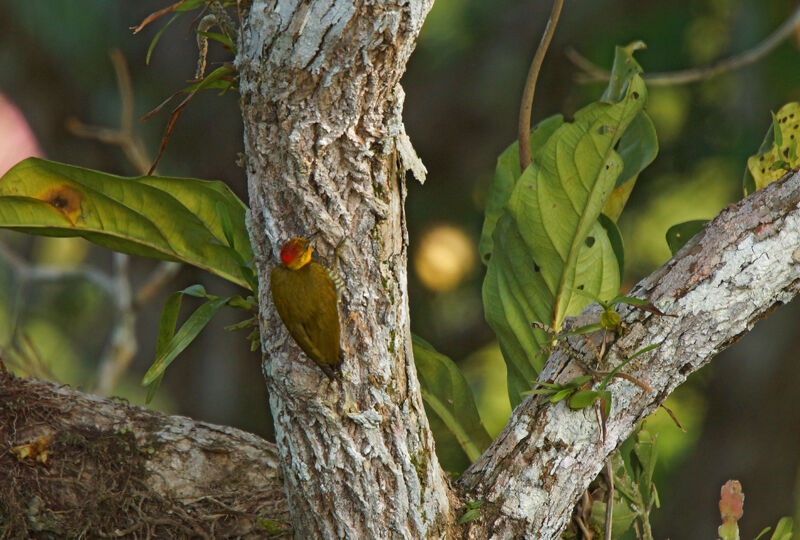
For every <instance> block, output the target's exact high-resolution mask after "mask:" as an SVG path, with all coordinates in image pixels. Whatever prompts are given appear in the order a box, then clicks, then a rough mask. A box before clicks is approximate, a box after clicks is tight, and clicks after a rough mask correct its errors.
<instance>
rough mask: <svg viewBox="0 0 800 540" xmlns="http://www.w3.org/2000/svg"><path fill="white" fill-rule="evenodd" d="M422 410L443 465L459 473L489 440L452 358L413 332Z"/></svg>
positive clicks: (478, 454)
mask: <svg viewBox="0 0 800 540" xmlns="http://www.w3.org/2000/svg"><path fill="white" fill-rule="evenodd" d="M412 342H413V346H414V363H415V364H416V366H417V375H418V376H419V382H420V387H421V390H422V399H423V401H424V403H425V411H426V412H427V415H428V420H429V422H430V425H431V430H432V431H433V435H434V438H435V439H436V455H437V456H438V457H439V462H440V463H441V465H442V467H444V468H445V469H446V470H448V471H450V472H456V473H460V472H462V471H463V470H464V469H466V468H467V467H468V466H469V464H470V463H472V462H473V461H475V460H476V459H478V457H479V456H480V455H481V453H482V452H483V451H484V450H485V449H486V447H487V446H489V443H491V442H492V439H491V437H489V434H488V433H487V432H486V428H485V427H484V426H483V422H482V421H481V418H480V415H479V414H478V408H477V407H476V406H475V399H474V398H473V396H472V390H471V389H470V387H469V384H468V383H467V380H466V379H465V378H464V375H462V373H461V371H460V370H459V369H458V367H457V366H456V365H455V364H454V363H453V361H452V360H450V359H449V358H447V357H446V356H444V355H443V354H440V353H438V352H436V350H435V349H434V348H433V346H431V344H430V343H428V342H426V341H425V340H424V339H422V338H420V337H419V336H415V335H413V336H412Z"/></svg>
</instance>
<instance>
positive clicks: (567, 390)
mask: <svg viewBox="0 0 800 540" xmlns="http://www.w3.org/2000/svg"><path fill="white" fill-rule="evenodd" d="M572 392H573V389H572V388H563V389H561V390H559V391H558V392H556V393H555V394H553V397H551V398H550V403H558V402H559V401H561V400H562V399H564V398H565V397H567V396H568V395H570V394H571V393H572Z"/></svg>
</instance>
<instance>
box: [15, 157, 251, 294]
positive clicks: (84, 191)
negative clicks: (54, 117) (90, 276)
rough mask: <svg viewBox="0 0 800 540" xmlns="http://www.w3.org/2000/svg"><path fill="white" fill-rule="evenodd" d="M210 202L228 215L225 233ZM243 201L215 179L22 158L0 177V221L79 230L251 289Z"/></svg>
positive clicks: (62, 232) (44, 231)
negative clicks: (131, 173) (133, 174)
mask: <svg viewBox="0 0 800 540" xmlns="http://www.w3.org/2000/svg"><path fill="white" fill-rule="evenodd" d="M218 207H221V208H224V209H225V210H226V212H227V218H229V220H230V230H229V231H228V236H229V237H231V238H232V240H233V246H229V245H228V239H227V238H226V233H225V230H224V227H223V224H222V223H221V220H220V217H219V213H218ZM246 210H247V207H246V206H245V204H244V203H243V202H242V201H241V200H240V199H239V198H238V197H236V195H234V193H233V192H232V191H231V190H230V188H228V186H226V185H225V184H223V183H222V182H213V181H206V180H197V179H193V178H171V177H160V176H141V177H137V178H126V177H122V176H116V175H113V174H108V173H103V172H100V171H94V170H91V169H84V168H81V167H75V166H72V165H65V164H63V163H56V162H53V161H47V160H44V159H39V158H29V159H26V160H24V161H22V162H20V163H18V164H17V165H15V166H14V167H13V168H12V169H11V170H9V171H8V172H7V173H6V174H5V175H3V177H2V178H0V227H4V228H9V229H14V230H18V231H22V232H27V233H30V234H38V235H44V236H81V237H83V238H85V239H87V240H89V241H91V242H94V243H96V244H99V245H101V246H104V247H107V248H110V249H113V250H115V251H121V252H123V253H128V254H131V255H141V256H144V257H151V258H156V259H163V260H168V261H181V262H185V263H187V264H191V265H193V266H197V267H199V268H202V269H204V270H207V271H209V272H211V273H212V274H216V275H218V276H220V277H222V278H225V279H227V280H229V281H232V282H234V283H236V284H238V285H241V286H242V287H245V288H248V289H252V286H251V283H252V279H250V276H248V275H247V269H246V268H243V267H242V265H241V264H240V261H242V260H244V261H251V260H252V259H253V252H252V249H251V247H250V240H249V237H248V235H247V229H246V227H245V221H244V219H245V212H246Z"/></svg>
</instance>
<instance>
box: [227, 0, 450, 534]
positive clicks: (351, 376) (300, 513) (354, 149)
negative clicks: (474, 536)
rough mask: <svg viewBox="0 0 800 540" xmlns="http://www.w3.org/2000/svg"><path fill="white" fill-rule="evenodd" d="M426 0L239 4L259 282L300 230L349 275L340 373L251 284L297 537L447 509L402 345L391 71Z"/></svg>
mask: <svg viewBox="0 0 800 540" xmlns="http://www.w3.org/2000/svg"><path fill="white" fill-rule="evenodd" d="M431 4H432V0H394V1H359V2H352V1H335V0H327V1H314V2H310V1H305V2H296V1H277V2H276V1H266V0H256V1H255V2H253V4H252V6H251V7H250V9H249V12H248V13H245V14H243V21H242V28H241V34H240V43H239V56H238V57H237V60H236V65H237V68H238V70H239V73H240V92H241V107H242V115H243V118H244V125H245V130H244V131H245V155H246V168H247V176H248V185H249V194H250V207H251V209H252V213H251V219H250V222H249V228H250V233H251V239H252V243H253V246H254V251H255V254H256V266H257V268H258V273H259V278H260V282H261V283H269V279H268V277H269V273H270V271H271V269H272V268H273V267H274V265H275V264H276V262H277V261H278V258H277V253H278V250H279V249H280V246H281V245H282V244H283V242H285V241H286V240H287V239H288V238H290V237H292V236H304V237H313V240H314V244H315V246H316V248H317V250H318V251H319V254H320V255H321V259H322V261H323V262H324V263H326V264H328V265H329V266H334V267H338V272H339V274H340V275H341V276H342V278H343V279H344V285H345V287H344V294H343V298H342V302H341V308H340V317H341V320H342V334H343V336H342V346H343V350H344V352H345V356H346V359H345V361H344V364H343V366H342V378H341V380H338V381H329V380H327V379H326V378H325V376H324V375H323V373H322V371H320V370H319V369H318V368H317V367H316V366H314V365H313V364H312V363H311V362H309V361H308V359H307V358H305V357H304V356H303V355H302V353H301V352H300V350H299V348H298V347H297V346H296V345H295V343H294V342H293V341H292V340H291V339H290V338H289V337H288V333H287V332H286V330H285V328H284V326H283V324H282V323H281V322H280V320H279V319H278V318H277V315H276V313H275V310H274V308H273V305H272V301H271V299H270V295H269V290H268V288H267V287H262V288H261V290H260V291H259V304H260V315H261V318H262V321H261V328H262V343H263V344H264V349H263V354H264V371H265V374H266V379H267V386H268V389H269V394H270V405H271V408H272V414H273V417H274V421H275V430H276V439H277V445H278V449H279V451H280V454H281V460H282V466H283V471H284V477H285V480H286V492H287V496H288V499H289V505H290V509H291V512H292V521H293V523H294V525H295V528H296V531H297V535H298V537H301V538H345V537H346V538H420V537H424V536H426V535H436V534H439V533H438V532H437V531H440V530H441V528H442V526H443V523H444V522H445V518H446V516H448V515H449V514H450V500H449V488H448V485H447V482H446V479H445V476H444V474H443V472H442V470H441V468H440V467H439V464H438V461H437V459H436V455H435V453H434V445H433V438H432V436H431V433H430V430H429V429H428V421H427V419H426V417H425V411H424V408H423V404H422V399H421V396H420V391H419V383H418V381H417V376H416V370H415V368H414V360H413V357H412V352H411V339H410V332H409V313H408V292H407V287H406V259H407V244H408V238H407V232H406V225H405V214H404V210H403V204H404V199H405V194H406V187H405V178H404V173H403V169H404V168H410V167H411V163H407V164H405V165H404V164H403V163H401V161H403V151H402V150H403V148H405V146H404V145H403V144H402V143H403V141H404V140H405V133H404V131H403V127H402V126H403V125H402V120H401V117H400V114H401V110H402V102H403V92H402V89H401V88H400V86H399V84H398V81H399V79H400V76H401V75H402V74H403V72H404V70H405V65H406V61H407V60H408V57H409V55H410V54H411V51H412V49H413V47H414V44H415V40H416V37H417V34H418V32H419V29H420V27H421V25H422V22H423V19H424V17H425V15H426V13H427V11H428V9H430V6H431ZM337 246H338V249H337V250H336V254H337V255H334V250H335V248H337Z"/></svg>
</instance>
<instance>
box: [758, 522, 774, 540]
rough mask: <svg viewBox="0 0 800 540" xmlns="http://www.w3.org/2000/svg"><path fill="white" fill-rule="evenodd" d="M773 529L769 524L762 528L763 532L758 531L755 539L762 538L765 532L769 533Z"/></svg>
mask: <svg viewBox="0 0 800 540" xmlns="http://www.w3.org/2000/svg"><path fill="white" fill-rule="evenodd" d="M771 530H772V527H770V526H769V525H768V526H766V527H764V528H763V529H761V532H760V533H758V536H756V537H755V538H753V540H758V539H759V538H761V537H762V536H764V535H765V534H767V533H768V532H769V531H771Z"/></svg>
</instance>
